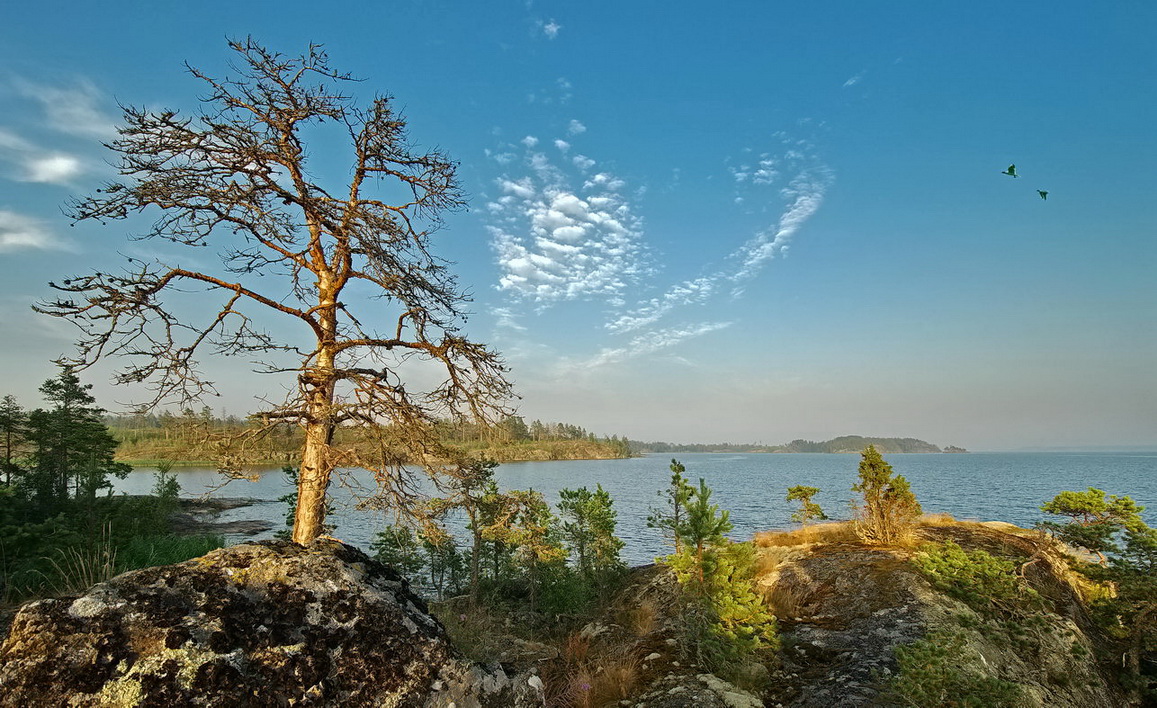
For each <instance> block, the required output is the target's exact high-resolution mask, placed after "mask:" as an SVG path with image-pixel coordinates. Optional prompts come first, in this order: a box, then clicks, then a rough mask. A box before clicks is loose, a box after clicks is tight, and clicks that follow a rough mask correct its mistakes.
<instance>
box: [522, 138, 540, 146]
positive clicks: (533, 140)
mask: <svg viewBox="0 0 1157 708" xmlns="http://www.w3.org/2000/svg"><path fill="white" fill-rule="evenodd" d="M522 144H523V145H525V146H526V147H528V148H532V147H534V146H535V145H538V138H536V137H534V136H533V135H528V136H526V137H525V138H523V139H522Z"/></svg>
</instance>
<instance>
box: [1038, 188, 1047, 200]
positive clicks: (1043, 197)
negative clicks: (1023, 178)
mask: <svg viewBox="0 0 1157 708" xmlns="http://www.w3.org/2000/svg"><path fill="white" fill-rule="evenodd" d="M1036 193H1037V194H1039V195H1040V198H1041V199H1044V200H1048V198H1049V193H1048V192H1046V191H1044V190H1043V189H1038V190H1036Z"/></svg>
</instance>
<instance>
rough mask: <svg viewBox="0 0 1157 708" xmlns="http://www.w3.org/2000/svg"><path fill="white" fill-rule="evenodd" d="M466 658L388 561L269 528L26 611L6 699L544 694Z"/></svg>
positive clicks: (265, 700)
mask: <svg viewBox="0 0 1157 708" xmlns="http://www.w3.org/2000/svg"><path fill="white" fill-rule="evenodd" d="M534 683H535V682H533V681H531V682H529V683H528V682H527V681H526V680H512V679H510V678H508V677H507V676H506V675H505V674H504V673H503V671H502V669H501V668H499V667H497V666H494V667H482V666H478V665H474V664H472V663H470V662H468V661H466V660H464V659H462V658H461V657H460V656H459V655H458V654H457V653H456V652H455V651H454V649H453V648H452V647H451V646H450V644H449V642H448V641H447V638H446V634H445V630H444V629H443V627H442V626H441V624H440V623H439V622H438V621H437V620H436V619H435V618H434V617H432V616H431V615H430V614H429V613H428V612H427V609H426V606H425V604H424V603H423V602H422V600H421V599H420V598H419V597H417V596H416V595H414V594H413V593H412V592H411V591H410V589H409V587H408V585H407V583H406V581H405V580H404V579H403V578H402V577H401V576H400V575H398V574H397V573H396V572H395V571H394V570H393V569H391V568H388V567H386V566H384V565H382V564H380V563H378V562H376V561H373V560H371V559H370V558H368V557H367V556H366V555H365V554H363V553H362V552H360V551H358V550H357V549H355V548H351V547H350V546H346V545H344V544H341V543H338V542H336V541H332V540H318V541H316V542H314V543H313V544H312V545H310V546H308V547H302V546H299V545H297V544H293V543H290V542H285V541H264V542H260V543H250V544H243V545H239V546H233V547H231V548H226V549H221V550H218V551H214V552H212V553H209V554H208V555H205V556H203V557H201V558H196V559H194V560H191V561H187V562H185V563H180V564H176V565H171V566H162V567H157V568H147V569H144V570H138V571H133V572H130V573H125V574H123V575H120V576H118V577H116V578H114V579H112V580H110V581H109V582H106V583H101V584H99V585H96V586H94V587H93V588H91V589H90V590H89V591H88V593H87V594H85V595H83V596H80V597H75V598H61V599H54V600H41V601H39V602H34V603H31V604H29V605H27V606H25V607H24V608H22V609H21V610H20V612H19V613H18V614H17V615H16V618H15V619H14V621H13V623H12V626H11V629H10V631H9V633H8V636H7V639H6V640H5V641H4V643H3V645H0V705H3V706H88V705H113V706H120V705H123V706H137V705H140V706H177V705H189V706H450V705H455V706H456V707H457V708H466V707H468V706H503V707H505V706H515V705H538V704H540V703H541V699H540V698H539V697H538V696H536V695H534V692H535V689H534V685H533V684H534Z"/></svg>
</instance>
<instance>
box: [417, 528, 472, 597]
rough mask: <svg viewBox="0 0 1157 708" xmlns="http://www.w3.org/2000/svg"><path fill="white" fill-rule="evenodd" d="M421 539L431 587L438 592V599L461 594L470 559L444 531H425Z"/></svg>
mask: <svg viewBox="0 0 1157 708" xmlns="http://www.w3.org/2000/svg"><path fill="white" fill-rule="evenodd" d="M421 538H422V551H423V552H424V553H425V555H426V558H425V565H426V568H427V570H428V572H429V579H430V587H432V588H433V589H434V590H435V591H436V592H437V594H438V599H439V600H440V599H442V598H443V597H445V595H446V594H447V593H452V594H453V593H458V592H460V591H461V589H462V588H463V587H464V586H465V584H466V582H467V574H466V565H467V561H468V558H467V557H466V556H464V555H463V554H462V553H461V552H459V551H458V548H457V546H455V545H454V539H453V538H452V537H451V536H450V535H449V534H448V533H446V532H445V531H444V530H442V529H437V531H424V532H423V533H422V534H421Z"/></svg>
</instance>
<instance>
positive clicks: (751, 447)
mask: <svg viewBox="0 0 1157 708" xmlns="http://www.w3.org/2000/svg"><path fill="white" fill-rule="evenodd" d="M869 445H871V446H873V447H875V448H876V449H877V450H879V451H880V452H882V453H884V454H898V453H929V452H943V453H964V452H968V451H967V450H965V449H964V448H962V447H957V446H955V445H947V446H945V447H943V448H942V447H940V446H938V445H934V444H932V443H930V442H925V441H924V440H918V439H916V438H874V437H863V436H860V435H841V436H840V437H836V438H832V439H831V440H824V441H822V442H813V441H811V440H798V439H797V440H792V441H791V442H789V443H785V444H783V445H764V444H762V443H669V442H642V441H639V440H631V441H630V448H631V452H632V453H635V454H643V453H649V452H657V453H672V452H750V453H755V452H771V453H775V452H781V453H839V454H858V453H860V452H861V451H863V449H864V448H866V447H868V446H869Z"/></svg>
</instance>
